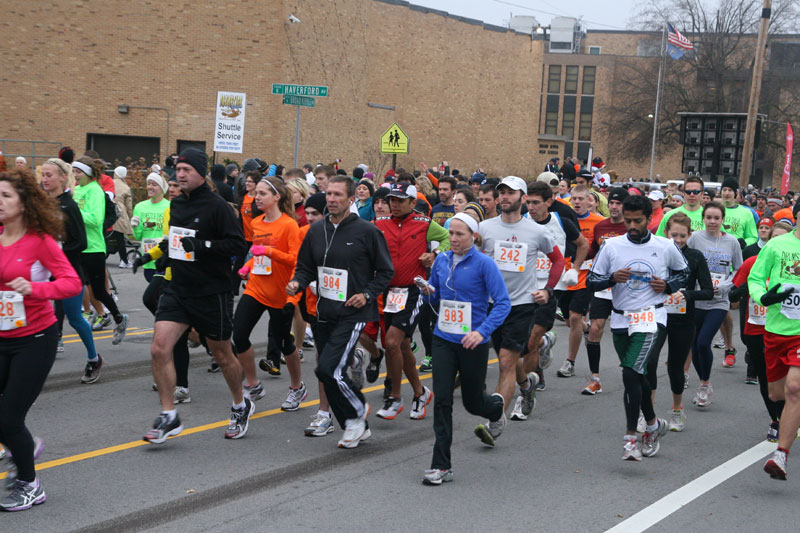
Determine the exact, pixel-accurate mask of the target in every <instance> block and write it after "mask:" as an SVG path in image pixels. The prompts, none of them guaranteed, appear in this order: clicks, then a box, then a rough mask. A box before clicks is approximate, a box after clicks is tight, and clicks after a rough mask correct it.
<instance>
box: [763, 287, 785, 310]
mask: <svg viewBox="0 0 800 533" xmlns="http://www.w3.org/2000/svg"><path fill="white" fill-rule="evenodd" d="M780 287H781V284H780V283H778V284H777V285H775V286H774V287H772V288H771V289H770V290H768V291H767V294H765V295H764V296H762V297H761V305H763V306H764V307H769V306H770V305H772V304H776V303H780V302H782V301H784V300H785V299H787V298H789V297H790V296H791V295H792V291H791V290H788V291H784V292H778V289H779V288H780Z"/></svg>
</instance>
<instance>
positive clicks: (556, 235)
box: [536, 213, 567, 291]
mask: <svg viewBox="0 0 800 533" xmlns="http://www.w3.org/2000/svg"><path fill="white" fill-rule="evenodd" d="M537 224H538V222H537ZM539 225H540V226H541V227H543V228H544V229H545V230H546V231H547V233H548V234H549V235H550V238H551V240H552V242H553V244H555V245H556V247H557V248H558V250H559V251H560V252H561V255H564V250H566V248H567V234H566V233H564V228H562V227H561V221H560V220H559V217H558V214H557V213H550V220H548V221H547V222H546V223H545V224H539ZM552 266H553V265H552V263H551V262H550V259H548V258H547V255H545V253H544V252H542V251H541V250H539V258H538V261H537V264H536V288H537V289H544V287H545V285H547V280H548V278H549V277H550V269H551V268H552ZM561 274H562V277H563V274H564V272H563V270H562V272H561ZM555 289H556V290H561V291H565V290H567V284H566V283H564V282H563V281H561V280H559V282H558V284H557V285H556V286H555Z"/></svg>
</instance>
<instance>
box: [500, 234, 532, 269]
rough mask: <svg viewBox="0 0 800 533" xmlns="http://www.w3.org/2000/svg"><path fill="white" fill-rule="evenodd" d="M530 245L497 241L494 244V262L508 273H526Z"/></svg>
mask: <svg viewBox="0 0 800 533" xmlns="http://www.w3.org/2000/svg"><path fill="white" fill-rule="evenodd" d="M527 257H528V245H527V244H525V243H524V242H506V241H497V242H495V243H494V262H495V263H497V268H499V269H500V270H505V271H506V272H525V261H526V260H527Z"/></svg>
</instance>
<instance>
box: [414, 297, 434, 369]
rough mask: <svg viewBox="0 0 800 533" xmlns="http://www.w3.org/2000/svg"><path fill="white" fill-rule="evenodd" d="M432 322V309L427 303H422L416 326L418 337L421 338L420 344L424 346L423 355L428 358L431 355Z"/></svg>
mask: <svg viewBox="0 0 800 533" xmlns="http://www.w3.org/2000/svg"><path fill="white" fill-rule="evenodd" d="M433 321H434V315H433V309H432V308H431V306H430V305H428V304H427V303H423V304H422V308H421V309H420V310H419V321H418V322H417V326H418V327H419V335H420V337H422V344H423V346H425V355H426V356H428V357H430V356H431V355H432V353H433V352H432V350H433Z"/></svg>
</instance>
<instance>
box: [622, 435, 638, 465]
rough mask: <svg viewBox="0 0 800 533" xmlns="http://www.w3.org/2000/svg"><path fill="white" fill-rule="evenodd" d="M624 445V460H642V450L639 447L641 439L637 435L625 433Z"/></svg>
mask: <svg viewBox="0 0 800 533" xmlns="http://www.w3.org/2000/svg"><path fill="white" fill-rule="evenodd" d="M623 442H624V444H623V446H622V460H623V461H641V460H642V450H641V449H640V448H639V439H637V438H636V435H625V438H624V439H623Z"/></svg>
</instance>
